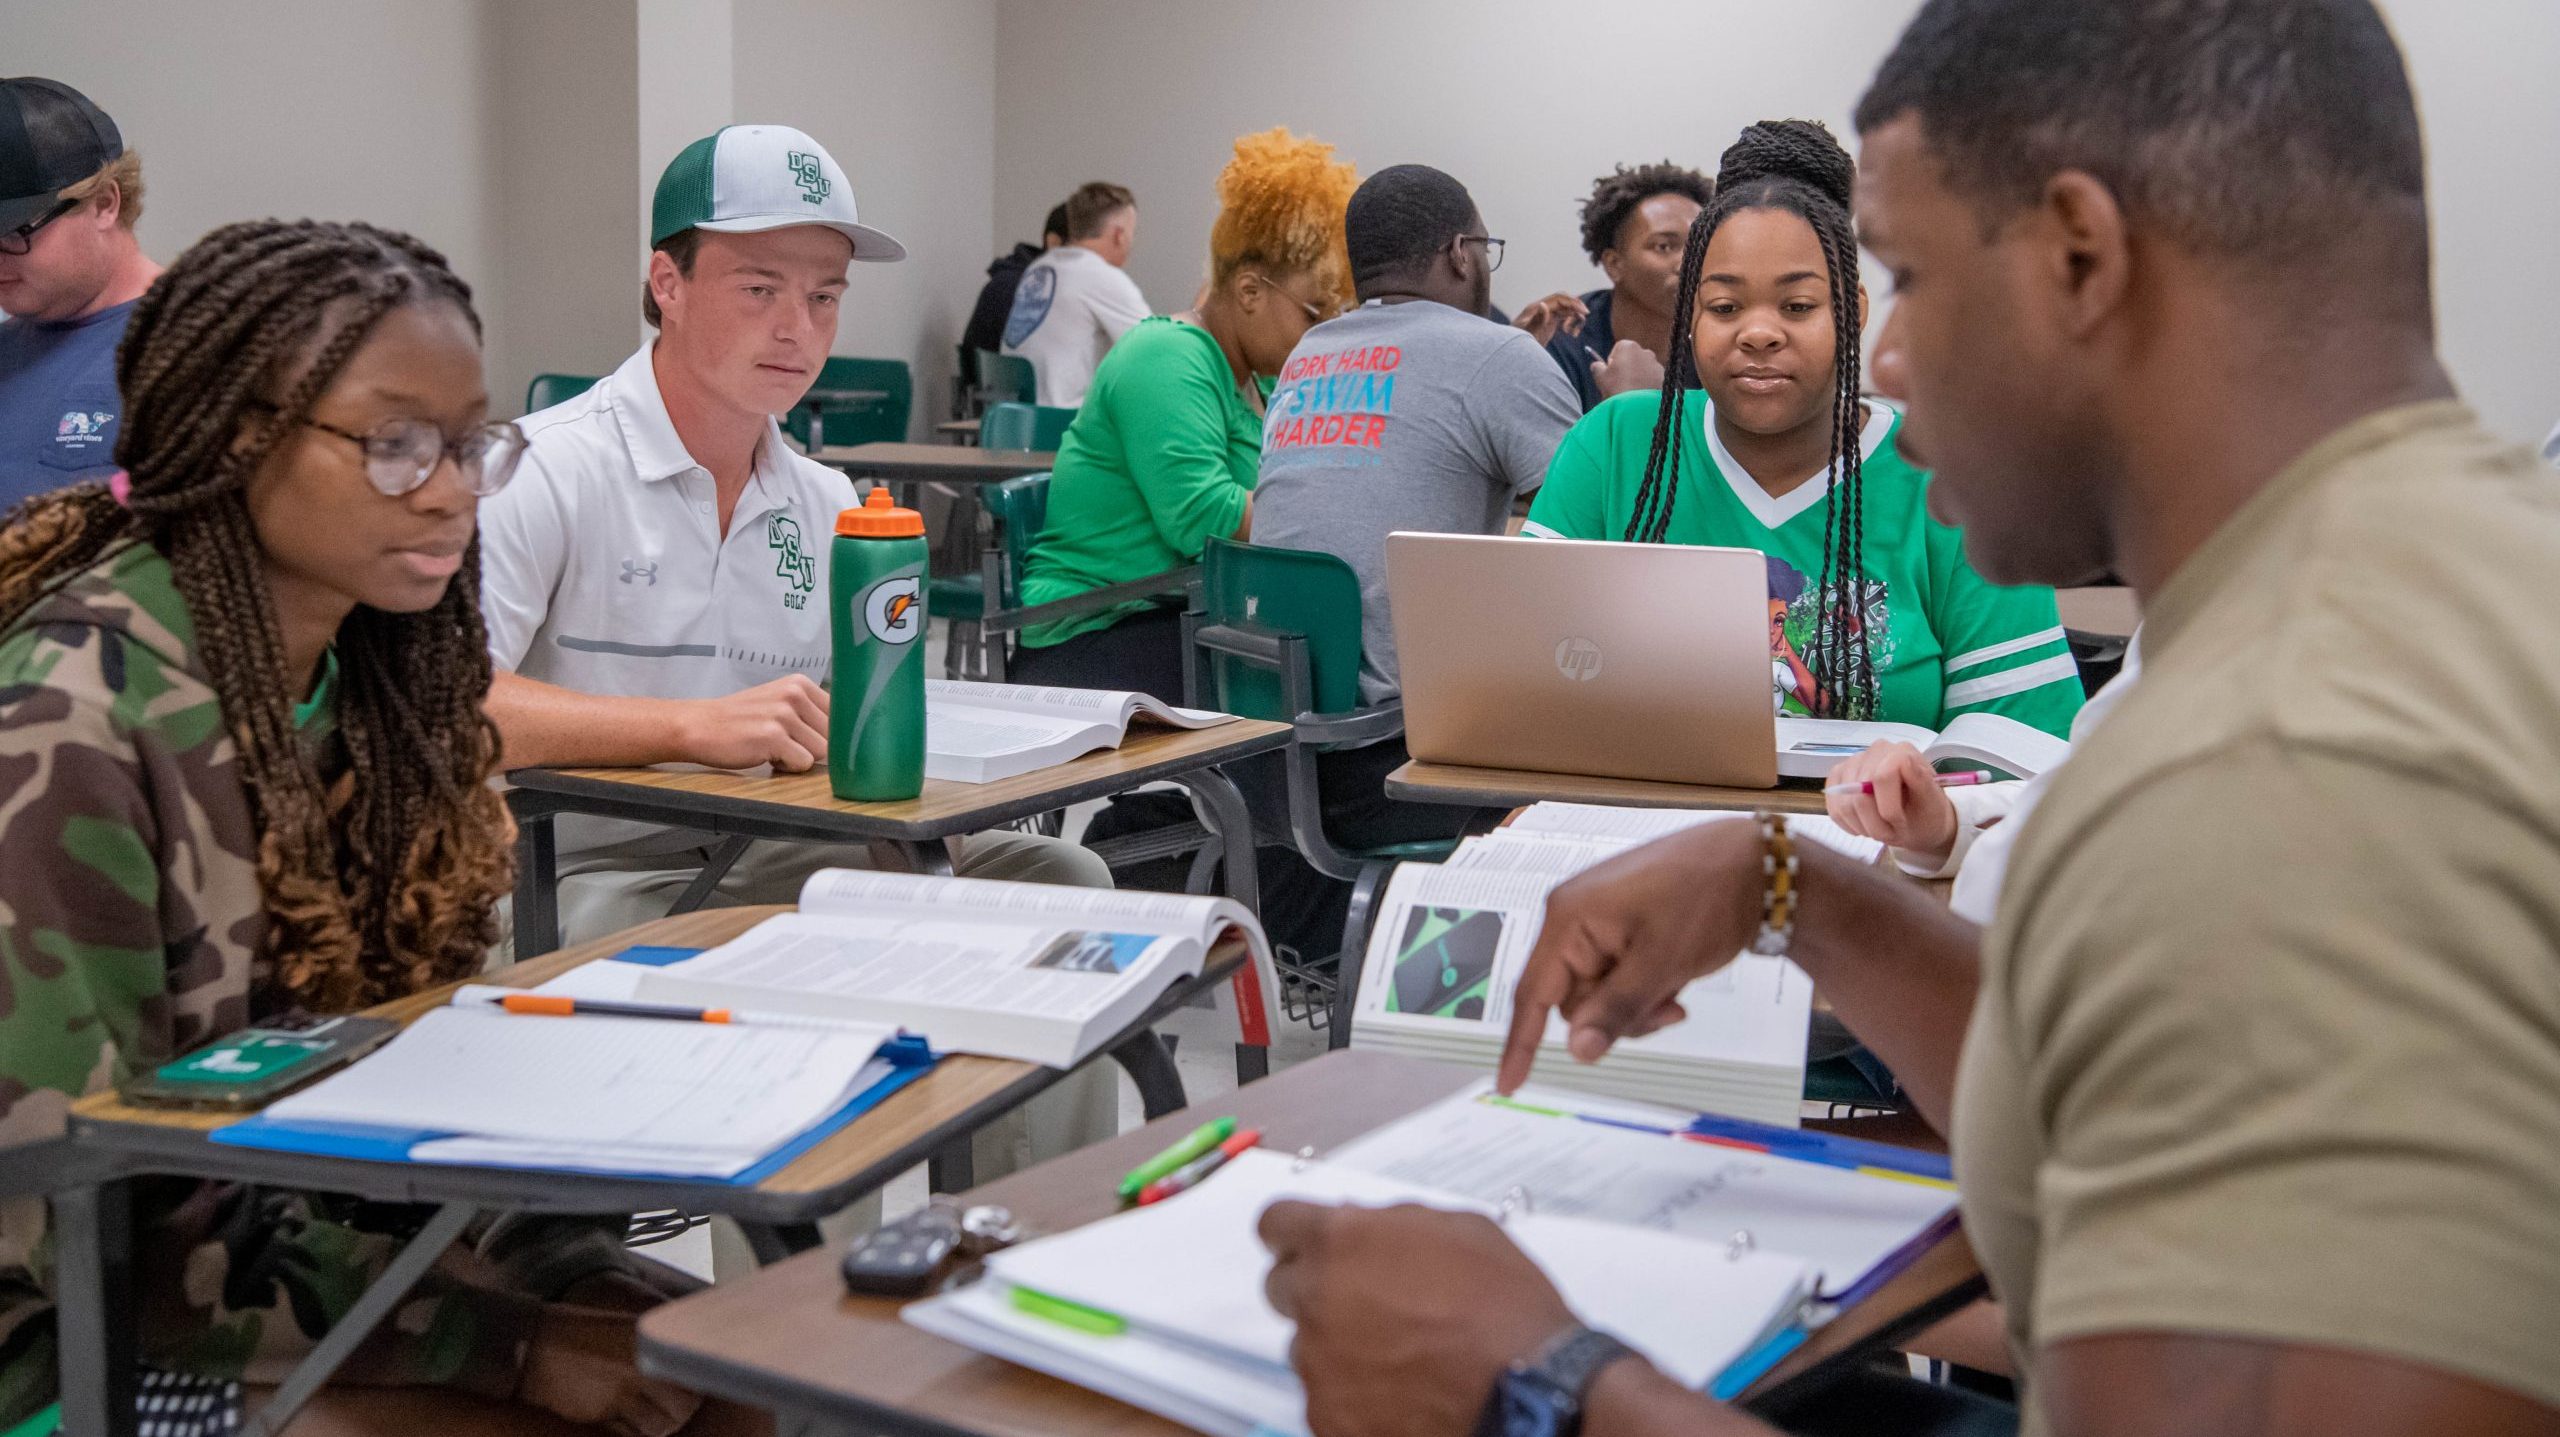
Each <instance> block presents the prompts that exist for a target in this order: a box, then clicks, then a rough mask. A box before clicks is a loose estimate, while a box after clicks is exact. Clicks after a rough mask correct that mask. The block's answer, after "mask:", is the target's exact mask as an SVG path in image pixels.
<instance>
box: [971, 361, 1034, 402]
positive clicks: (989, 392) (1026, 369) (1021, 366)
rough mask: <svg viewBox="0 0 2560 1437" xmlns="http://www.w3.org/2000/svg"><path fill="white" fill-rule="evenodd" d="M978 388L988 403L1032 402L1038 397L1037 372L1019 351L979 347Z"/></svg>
mask: <svg viewBox="0 0 2560 1437" xmlns="http://www.w3.org/2000/svg"><path fill="white" fill-rule="evenodd" d="M978 392H979V393H980V394H982V395H984V396H986V398H987V401H988V402H989V403H991V404H992V403H1003V402H1008V401H1009V402H1011V403H1015V404H1031V403H1035V402H1037V401H1038V400H1039V398H1040V372H1039V371H1038V370H1036V369H1033V368H1032V367H1031V361H1030V360H1027V359H1025V358H1023V357H1022V356H1021V355H1019V354H998V353H996V352H995V351H994V350H992V349H981V350H979V351H978Z"/></svg>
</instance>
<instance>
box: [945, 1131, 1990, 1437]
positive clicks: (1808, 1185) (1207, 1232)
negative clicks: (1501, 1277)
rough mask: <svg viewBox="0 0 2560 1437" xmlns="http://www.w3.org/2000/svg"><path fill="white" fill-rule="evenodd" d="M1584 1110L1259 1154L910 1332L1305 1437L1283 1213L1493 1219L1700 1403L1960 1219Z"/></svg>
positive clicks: (1939, 1208) (1898, 1176)
mask: <svg viewBox="0 0 2560 1437" xmlns="http://www.w3.org/2000/svg"><path fill="white" fill-rule="evenodd" d="M1583 1106H1587V1105H1586V1104H1585V1102H1584V1100H1582V1099H1578V1098H1574V1097H1572V1096H1570V1095H1565V1094H1557V1093H1551V1092H1541V1091H1538V1090H1535V1089H1524V1090H1523V1091H1522V1093H1521V1094H1520V1095H1519V1097H1518V1098H1517V1099H1516V1100H1504V1099H1499V1098H1494V1097H1492V1096H1491V1095H1490V1094H1489V1093H1488V1092H1486V1091H1485V1087H1484V1085H1481V1084H1480V1085H1478V1086H1477V1087H1475V1088H1473V1089H1471V1090H1469V1091H1466V1092H1462V1093H1460V1094H1458V1095H1456V1096H1453V1097H1451V1098H1449V1099H1446V1100H1444V1101H1442V1102H1440V1103H1437V1104H1434V1105H1433V1106H1431V1107H1429V1108H1426V1109H1424V1110H1423V1111H1422V1112H1420V1113H1417V1114H1415V1115H1413V1116H1412V1117H1410V1118H1407V1119H1405V1120H1403V1121H1401V1122H1398V1123H1395V1124H1393V1125H1390V1126H1389V1127H1386V1128H1383V1129H1380V1130H1379V1131H1377V1132H1375V1133H1373V1134H1371V1135H1369V1136H1368V1137H1365V1138H1363V1139H1361V1140H1360V1141H1358V1142H1356V1143H1354V1144H1352V1145H1351V1146H1349V1147H1347V1148H1344V1149H1341V1150H1339V1151H1337V1152H1335V1153H1333V1154H1330V1155H1329V1156H1327V1157H1326V1158H1325V1159H1324V1160H1323V1161H1293V1160H1291V1159H1289V1158H1286V1157H1282V1156H1280V1155H1278V1154H1274V1153H1271V1152H1267V1151H1261V1150H1256V1151H1251V1152H1247V1153H1244V1154H1242V1155H1240V1156H1239V1157H1237V1158H1236V1159H1235V1160H1233V1161H1232V1162H1230V1163H1228V1164H1227V1166H1226V1167H1224V1168H1222V1169H1220V1170H1219V1171H1218V1172H1217V1173H1215V1174H1214V1175H1212V1176H1211V1177H1209V1178H1208V1179H1206V1180H1205V1181H1203V1182H1202V1183H1201V1184H1200V1185H1199V1186H1197V1187H1195V1188H1193V1189H1192V1190H1190V1191H1188V1192H1185V1193H1182V1194H1180V1195H1178V1196H1176V1197H1174V1198H1171V1199H1169V1200H1167V1201H1165V1202H1162V1203H1158V1204H1155V1205H1153V1206H1151V1207H1145V1208H1139V1209H1135V1210H1133V1211H1130V1212H1127V1213H1123V1214H1121V1215H1119V1216H1117V1217H1111V1218H1106V1219H1104V1220H1102V1221H1100V1222H1097V1223H1093V1224H1090V1225H1088V1226H1085V1227H1081V1228H1077V1229H1075V1230H1073V1231H1070V1232H1067V1233H1064V1234H1061V1235H1059V1236H1056V1237H1051V1238H1044V1239H1041V1240H1039V1241H1035V1242H1031V1243H1026V1244H1024V1245H1023V1246H1020V1247H1016V1248H1010V1249H1007V1250H1005V1251H1002V1252H999V1253H996V1254H995V1255H993V1256H992V1257H990V1258H989V1259H988V1263H987V1276H986V1278H985V1279H984V1280H983V1281H981V1282H979V1283H977V1284H976V1285H974V1286H971V1287H966V1288H962V1289H959V1290H957V1291H955V1292H953V1293H950V1294H947V1295H945V1296H942V1297H938V1298H934V1299H931V1300H929V1301H926V1302H921V1303H914V1304H910V1305H909V1306H908V1307H907V1308H905V1309H904V1312H903V1315H904V1317H905V1319H906V1320H907V1321H909V1322H911V1323H913V1324H915V1325H916V1326H918V1327H921V1328H924V1329H925V1330H927V1331H930V1332H933V1333H936V1334H938V1335H941V1336H943V1337H947V1338H950V1339H951V1340H953V1341H956V1342H960V1343H962V1344H965V1345H967V1346H970V1347H973V1348H976V1349H978V1350H980V1351H983V1352H987V1353H990V1354H993V1355H995V1356H998V1357H1003V1358H1005V1359H1007V1360H1010V1361H1013V1362H1017V1363H1020V1364H1022V1365H1024V1366H1027V1367H1032V1368H1035V1369H1037V1370H1039V1371H1043V1372H1047V1373H1050V1374H1052V1375H1054V1376H1057V1377H1061V1378H1064V1379H1066V1380H1068V1381H1071V1382H1075V1383H1078V1384H1080V1385H1082V1386H1085V1387H1089V1388H1091V1389H1093V1390H1095V1391H1098V1392H1103V1393H1106V1394H1108V1395H1111V1396H1114V1397H1118V1398H1120V1399H1121V1400H1123V1401H1126V1402H1129V1403H1132V1404H1133V1405H1136V1406H1139V1407H1143V1408H1146V1409H1147V1410H1149V1411H1152V1412H1155V1413H1157V1414H1159V1415H1161V1416H1164V1417H1167V1418H1170V1419H1171V1420H1174V1421H1177V1422H1181V1423H1183V1424H1185V1425H1187V1426H1191V1427H1194V1428H1196V1429H1198V1430H1200V1431H1202V1432H1207V1433H1212V1434H1217V1437H1245V1434H1249V1433H1257V1432H1271V1433H1287V1434H1303V1433H1305V1432H1306V1431H1307V1423H1306V1413H1305V1396H1304V1392H1303V1391H1302V1389H1301V1388H1300V1387H1299V1384H1298V1381H1297V1378H1296V1375H1295V1374H1294V1373H1292V1372H1291V1371H1290V1368H1289V1364H1288V1352H1289V1344H1290V1341H1291V1338H1292V1336H1293V1331H1292V1328H1291V1326H1290V1324H1289V1322H1288V1321H1287V1320H1286V1319H1285V1318H1283V1317H1281V1316H1280V1315H1279V1314H1278V1313H1277V1312H1275V1311H1273V1310H1272V1309H1271V1307H1270V1306H1269V1304H1268V1303H1267V1302H1266V1301H1265V1300H1264V1297H1263V1280H1264V1278H1265V1276H1266V1275H1267V1274H1268V1272H1269V1270H1270V1261H1271V1260H1270V1255H1269V1254H1268V1253H1267V1252H1266V1251H1265V1250H1264V1249H1263V1246H1262V1244H1261V1242H1260V1241H1259V1239H1258V1238H1257V1237H1256V1235H1255V1226H1256V1223H1257V1222H1258V1221H1259V1219H1260V1217H1261V1214H1262V1210H1263V1209H1264V1208H1266V1207H1268V1206H1269V1205H1270V1204H1272V1203H1273V1202H1276V1201H1281V1200H1284V1199H1290V1200H1299V1201H1310V1202H1320V1203H1330V1204H1352V1205H1358V1206H1364V1207H1372V1206H1383V1205H1387V1204H1392V1203H1399V1202H1419V1203H1423V1204H1426V1205H1429V1206H1433V1207H1439V1208H1444V1209H1450V1210H1455V1211H1464V1212H1478V1213H1484V1214H1488V1215H1493V1216H1496V1217H1497V1218H1498V1219H1499V1220H1500V1221H1502V1222H1503V1224H1504V1226H1505V1229H1506V1231H1507V1232H1508V1233H1509V1235H1510V1236H1511V1238H1512V1239H1513V1240H1514V1241H1515V1242H1517V1243H1518V1244H1519V1245H1520V1247H1521V1249H1522V1251H1524V1252H1525V1253H1527V1254H1528V1256H1529V1257H1530V1259H1531V1260H1532V1261H1534V1262H1535V1263H1537V1265H1538V1266H1539V1268H1540V1269H1541V1270H1542V1271H1544V1272H1545V1273H1546V1275H1547V1276H1548V1277H1549V1278H1550V1279H1551V1280H1553V1281H1554V1282H1555V1283H1556V1285H1557V1287H1558V1288H1559V1289H1560V1290H1561V1291H1562V1293H1563V1295H1564V1297H1565V1300H1566V1301H1567V1302H1568V1303H1569V1304H1570V1305H1571V1306H1572V1307H1573V1309H1574V1311H1575V1313H1576V1314H1577V1315H1579V1316H1580V1317H1581V1318H1582V1319H1583V1320H1585V1321H1588V1322H1590V1323H1592V1324H1594V1325H1595V1326H1598V1327H1601V1328H1604V1329H1607V1330H1608V1331H1611V1332H1613V1333H1615V1334H1617V1335H1618V1336H1619V1337H1621V1338H1623V1339H1624V1340H1625V1341H1627V1342H1628V1343H1629V1344H1630V1345H1631V1346H1633V1347H1635V1348H1636V1349H1637V1350H1638V1351H1640V1352H1643V1353H1644V1354H1645V1355H1646V1356H1647V1357H1648V1358H1650V1359H1651V1360H1652V1361H1653V1362H1654V1363H1655V1364H1656V1365H1658V1366H1660V1367H1661V1368H1662V1369H1663V1370H1664V1371H1665V1372H1667V1373H1669V1374H1670V1375H1671V1376H1673V1377H1675V1378H1677V1379H1678V1380H1679V1381H1680V1382H1682V1383H1683V1384H1684V1385H1687V1386H1691V1387H1704V1386H1706V1385H1707V1384H1708V1383H1710V1382H1711V1381H1713V1380H1715V1379H1717V1378H1718V1377H1719V1376H1720V1375H1724V1374H1728V1373H1731V1372H1733V1371H1734V1370H1735V1368H1736V1366H1737V1364H1740V1363H1744V1362H1746V1361H1747V1360H1748V1359H1749V1358H1750V1357H1751V1356H1752V1355H1753V1354H1755V1353H1756V1352H1758V1351H1760V1350H1762V1349H1764V1348H1765V1347H1766V1345H1767V1344H1768V1342H1769V1341H1770V1340H1771V1339H1772V1338H1773V1337H1775V1336H1777V1335H1779V1334H1782V1333H1784V1332H1787V1331H1789V1330H1790V1329H1793V1328H1797V1327H1800V1326H1802V1325H1804V1324H1807V1323H1809V1322H1813V1321H1817V1320H1819V1316H1820V1313H1821V1311H1822V1307H1821V1305H1822V1304H1823V1302H1824V1300H1825V1299H1826V1298H1827V1297H1831V1296H1836V1295H1841V1294H1843V1293H1844V1292H1845V1291H1847V1290H1848V1289H1850V1288H1851V1287H1852V1286H1853V1284H1856V1283H1857V1282H1859V1281H1860V1280H1861V1279H1863V1278H1866V1277H1867V1276H1868V1275H1870V1274H1872V1273H1876V1272H1879V1271H1881V1270H1884V1269H1886V1268H1889V1267H1891V1266H1893V1265H1895V1264H1897V1263H1898V1262H1900V1261H1902V1260H1904V1257H1905V1254H1907V1253H1908V1252H1909V1251H1911V1250H1912V1249H1913V1247H1914V1245H1915V1243H1917V1242H1919V1241H1920V1240H1921V1239H1923V1238H1925V1237H1926V1236H1928V1235H1929V1234H1931V1232H1932V1231H1933V1229H1934V1228H1935V1227H1937V1226H1938V1225H1939V1224H1941V1223H1943V1222H1944V1221H1945V1218H1946V1214H1947V1213H1948V1211H1949V1209H1950V1208H1951V1207H1952V1206H1953V1203H1954V1198H1955V1194H1954V1192H1953V1190H1952V1189H1951V1188H1950V1187H1949V1186H1947V1185H1946V1184H1945V1183H1944V1182H1943V1181H1941V1180H1940V1179H1942V1177H1943V1171H1942V1170H1941V1169H1940V1168H1939V1167H1938V1166H1936V1165H1935V1164H1934V1163H1933V1162H1932V1160H1929V1159H1926V1158H1919V1159H1917V1161H1918V1163H1919V1165H1920V1170H1918V1171H1911V1170H1880V1169H1877V1168H1875V1167H1871V1166H1870V1167H1864V1168H1862V1166H1861V1164H1860V1163H1859V1162H1857V1161H1853V1160H1848V1159H1845V1158H1844V1157H1843V1156H1841V1155H1840V1154H1838V1153H1836V1152H1831V1151H1828V1150H1821V1151H1817V1149H1816V1148H1815V1147H1813V1146H1812V1143H1813V1142H1814V1140H1812V1139H1806V1140H1805V1141H1804V1143H1802V1144H1798V1145H1796V1147H1797V1151H1796V1153H1795V1154H1794V1155H1788V1154H1785V1153H1781V1152H1779V1151H1777V1150H1776V1149H1777V1147H1778V1146H1779V1145H1781V1144H1785V1143H1790V1142H1792V1141H1793V1140H1794V1138H1795V1135H1793V1134H1778V1133H1774V1132H1765V1131H1764V1133H1763V1134H1762V1136H1764V1137H1765V1138H1766V1139H1767V1141H1762V1142H1753V1141H1750V1140H1749V1139H1748V1137H1747V1136H1746V1137H1744V1138H1742V1139H1739V1140H1735V1139H1731V1138H1728V1139H1726V1140H1725V1141H1714V1140H1705V1139H1697V1138H1695V1137H1694V1134H1693V1130H1692V1129H1691V1127H1690V1126H1689V1125H1690V1123H1691V1119H1689V1118H1688V1116H1687V1115H1684V1114H1680V1113H1677V1112H1669V1111H1664V1110H1659V1109H1636V1108H1632V1107H1628V1106H1624V1105H1605V1106H1603V1107H1601V1108H1600V1109H1599V1112H1600V1113H1601V1116H1599V1117H1598V1118H1597V1119H1596V1120H1594V1119H1589V1118H1585V1117H1583V1116H1579V1115H1577V1114H1576V1113H1575V1112H1573V1111H1571V1110H1572V1109H1574V1108H1577V1107H1583ZM1857 1146H1859V1147H1862V1148H1864V1147H1869V1146H1871V1145H1863V1144H1862V1145H1857ZM1886 1161H1890V1159H1886ZM1746 1235H1747V1236H1746ZM1062 1319H1065V1320H1062Z"/></svg>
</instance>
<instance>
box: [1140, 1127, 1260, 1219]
mask: <svg viewBox="0 0 2560 1437" xmlns="http://www.w3.org/2000/svg"><path fill="white" fill-rule="evenodd" d="M1235 1132H1236V1120H1235V1119H1233V1118H1217V1119H1213V1120H1212V1121H1209V1122H1205V1123H1202V1124H1201V1125H1200V1126H1198V1127H1196V1128H1193V1129H1192V1130H1191V1135H1190V1136H1189V1137H1186V1138H1184V1139H1183V1140H1182V1141H1180V1142H1178V1143H1175V1144H1174V1145H1173V1146H1172V1147H1169V1148H1167V1149H1165V1150H1164V1151H1163V1152H1160V1153H1158V1154H1156V1155H1155V1156H1154V1157H1151V1158H1149V1159H1147V1160H1146V1161H1145V1162H1143V1163H1140V1164H1138V1166H1137V1167H1136V1168H1134V1169H1132V1170H1131V1171H1130V1173H1129V1175H1128V1176H1127V1177H1125V1178H1122V1179H1121V1180H1120V1200H1121V1201H1122V1202H1135V1201H1136V1200H1137V1197H1138V1190H1139V1189H1141V1188H1143V1187H1145V1186H1146V1185H1147V1184H1149V1183H1151V1182H1154V1181H1155V1180H1156V1179H1158V1178H1160V1177H1163V1176H1164V1175H1165V1174H1167V1173H1169V1172H1172V1171H1173V1170H1174V1169H1175V1168H1178V1167H1180V1166H1182V1165H1183V1164H1184V1163H1187V1162H1189V1161H1191V1160H1192V1159H1193V1158H1196V1157H1198V1156H1200V1155H1201V1154H1202V1153H1205V1152H1207V1151H1209V1150H1210V1149H1211V1148H1214V1147H1216V1146H1217V1145H1218V1144H1220V1143H1223V1142H1225V1141H1226V1140H1227V1139H1229V1138H1231V1137H1234V1136H1235Z"/></svg>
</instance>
